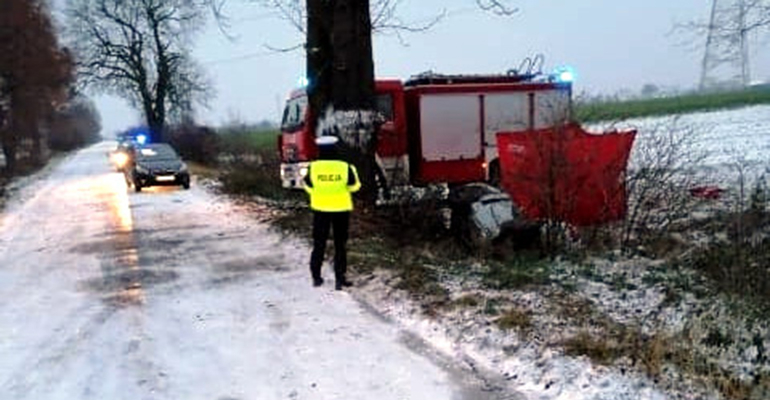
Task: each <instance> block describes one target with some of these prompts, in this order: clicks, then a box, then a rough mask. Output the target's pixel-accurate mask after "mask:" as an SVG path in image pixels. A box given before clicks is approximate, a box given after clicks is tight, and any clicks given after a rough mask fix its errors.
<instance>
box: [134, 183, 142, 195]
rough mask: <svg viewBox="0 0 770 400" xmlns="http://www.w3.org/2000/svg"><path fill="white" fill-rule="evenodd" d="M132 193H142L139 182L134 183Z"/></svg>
mask: <svg viewBox="0 0 770 400" xmlns="http://www.w3.org/2000/svg"><path fill="white" fill-rule="evenodd" d="M134 191H135V192H137V193H139V192H141V191H142V184H141V183H139V182H136V181H134Z"/></svg>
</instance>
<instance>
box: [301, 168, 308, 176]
mask: <svg viewBox="0 0 770 400" xmlns="http://www.w3.org/2000/svg"><path fill="white" fill-rule="evenodd" d="M299 175H300V176H301V177H303V178H304V177H305V176H307V167H302V168H300V169H299Z"/></svg>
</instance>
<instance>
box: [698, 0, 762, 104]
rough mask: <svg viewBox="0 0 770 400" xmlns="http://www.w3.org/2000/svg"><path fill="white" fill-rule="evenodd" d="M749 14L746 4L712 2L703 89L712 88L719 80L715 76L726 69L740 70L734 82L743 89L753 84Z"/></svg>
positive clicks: (743, 1) (741, 1) (724, 0)
mask: <svg viewBox="0 0 770 400" xmlns="http://www.w3.org/2000/svg"><path fill="white" fill-rule="evenodd" d="M748 12H749V8H748V7H747V6H746V0H721V1H720V0H712V2H711V13H710V17H709V23H708V25H707V34H706V46H705V50H704V52H703V60H702V62H701V76H700V89H706V88H708V87H709V85H710V84H711V83H713V82H714V81H715V80H717V79H715V78H716V77H715V76H712V74H713V73H714V72H715V70H716V69H717V68H718V67H720V66H723V65H727V66H728V67H731V68H737V69H738V71H737V72H738V73H737V74H736V75H734V76H732V77H730V78H737V79H738V80H740V83H741V84H742V85H743V86H748V84H749V83H750V79H751V74H750V70H749V65H750V64H749V40H748V33H749V30H748V29H747V24H746V19H747V14H748ZM735 72H736V71H735V70H734V69H733V73H735ZM723 80H724V79H723Z"/></svg>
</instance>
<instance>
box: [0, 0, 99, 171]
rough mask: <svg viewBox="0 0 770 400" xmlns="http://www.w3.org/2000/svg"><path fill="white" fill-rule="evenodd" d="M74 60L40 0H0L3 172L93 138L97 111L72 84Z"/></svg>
mask: <svg viewBox="0 0 770 400" xmlns="http://www.w3.org/2000/svg"><path fill="white" fill-rule="evenodd" d="M74 71H75V65H74V61H73V57H72V55H71V53H70V52H69V50H68V49H67V48H65V47H63V46H62V45H61V44H60V42H59V38H58V35H57V30H56V27H55V24H54V21H53V18H52V15H51V10H50V7H49V5H48V3H47V2H46V1H44V0H3V1H2V2H0V145H2V149H3V155H4V159H5V166H4V168H3V172H4V173H5V174H11V175H12V174H15V173H18V172H22V171H24V170H27V169H29V168H34V167H38V166H40V165H42V164H44V163H45V162H46V160H47V159H48V157H50V154H51V151H52V150H69V149H72V148H75V147H78V146H81V145H83V144H85V143H89V142H91V141H94V140H96V139H97V138H98V135H99V131H100V129H101V126H100V125H101V123H100V120H99V115H98V114H97V112H96V110H95V108H94V106H93V104H92V103H91V102H90V100H88V99H86V98H84V97H82V96H79V95H78V94H77V91H76V90H75V88H74V83H75V74H74Z"/></svg>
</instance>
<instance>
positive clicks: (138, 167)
mask: <svg viewBox="0 0 770 400" xmlns="http://www.w3.org/2000/svg"><path fill="white" fill-rule="evenodd" d="M136 172H138V173H140V174H149V173H150V170H149V169H147V168H145V167H143V166H141V165H139V164H137V165H136Z"/></svg>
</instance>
